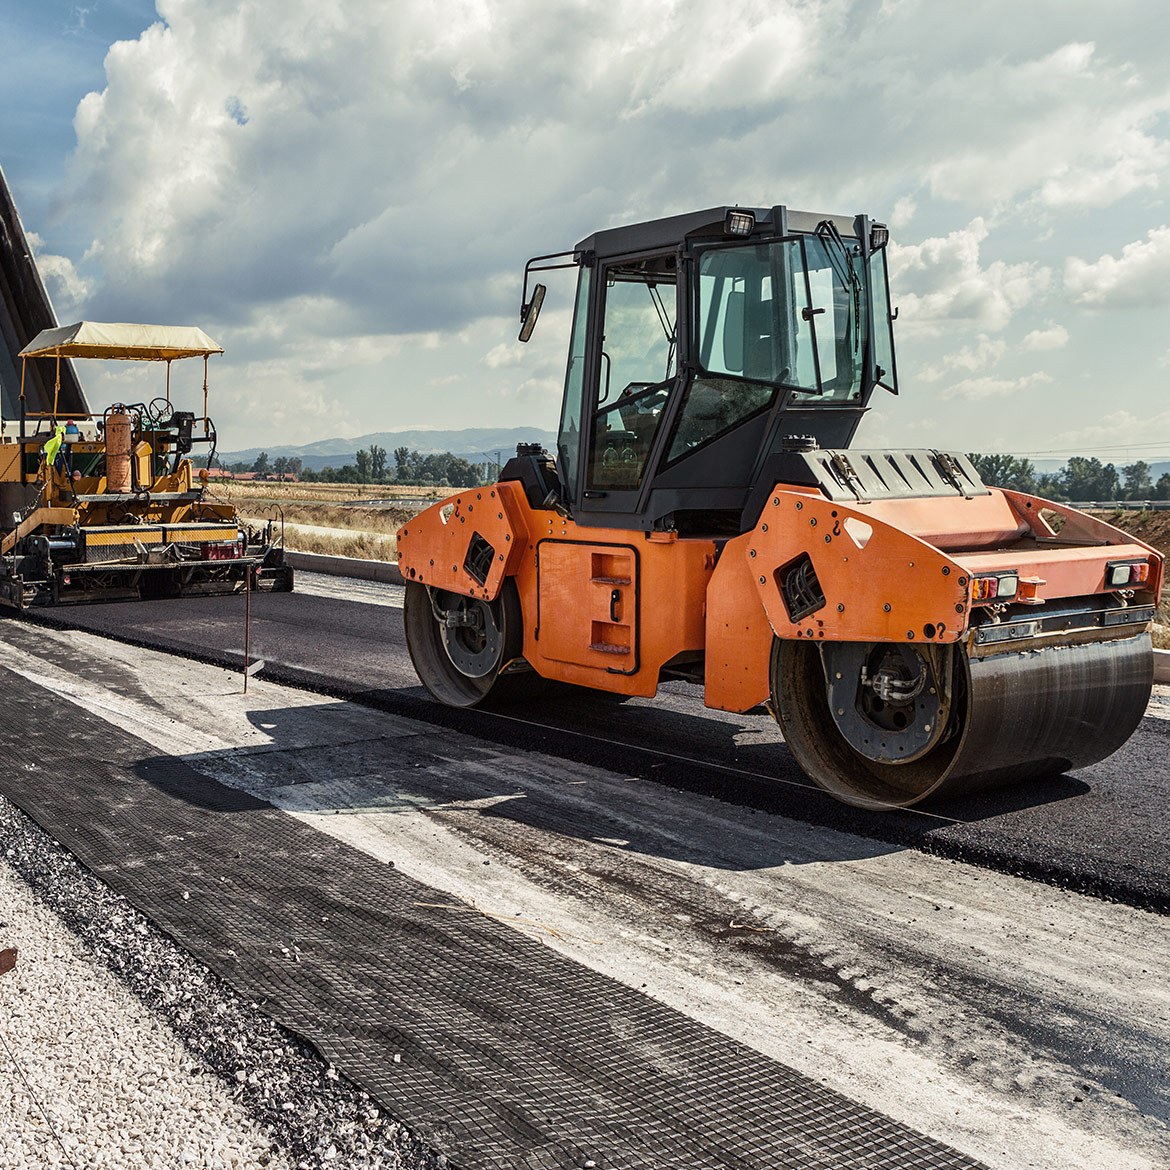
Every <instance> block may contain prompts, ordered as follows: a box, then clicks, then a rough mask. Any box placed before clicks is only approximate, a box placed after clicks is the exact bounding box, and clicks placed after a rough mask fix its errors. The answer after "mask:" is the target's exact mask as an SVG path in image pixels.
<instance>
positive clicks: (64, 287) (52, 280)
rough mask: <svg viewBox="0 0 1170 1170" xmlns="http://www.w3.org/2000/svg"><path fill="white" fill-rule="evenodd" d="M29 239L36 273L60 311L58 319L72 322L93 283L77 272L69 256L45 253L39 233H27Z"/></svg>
mask: <svg viewBox="0 0 1170 1170" xmlns="http://www.w3.org/2000/svg"><path fill="white" fill-rule="evenodd" d="M26 238H27V239H28V244H29V247H30V248H31V249H32V253H33V256H34V257H35V258H36V263H37V270H38V271H39V272H40V274H41V279H42V280H43V281H44V282H45V288H46V289H47V291H48V293H49V297H50V299H51V300H52V301H53V304H54V307H55V308H56V310H57V316H58V319H59V320H64V319H66V318H72V317H73V316H74V314H75V312H76V310H77V309H78V308H79V306H80V305H81V304H82V303H83V302H84V301H85V299H86V297H88V296H89V294H90V291H91V288H92V284H91V282H90V281H88V280H87V279H86V278H85V277H84V276H82V275H81V274H80V273H79V272H78V271H77V269H76V268H75V267H74V266H73V261H72V260H70V259H69V257H68V256H56V255H54V254H53V253H52V252H46V251H45V250H44V247H45V241H44V240H43V239H41V237H40V236H39V235H38V234H37V233H36V232H27V233H26Z"/></svg>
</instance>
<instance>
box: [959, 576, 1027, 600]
mask: <svg viewBox="0 0 1170 1170" xmlns="http://www.w3.org/2000/svg"><path fill="white" fill-rule="evenodd" d="M1019 588H1020V577H1019V574H1018V573H983V574H980V576H978V577H972V578H971V599H972V600H973V601H1008V600H1009V599H1010V598H1013V597H1015V595H1016V593H1018V592H1019Z"/></svg>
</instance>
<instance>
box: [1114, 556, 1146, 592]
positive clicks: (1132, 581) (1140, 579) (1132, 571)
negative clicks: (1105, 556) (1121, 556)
mask: <svg viewBox="0 0 1170 1170" xmlns="http://www.w3.org/2000/svg"><path fill="white" fill-rule="evenodd" d="M1149 579H1150V562H1149V561H1110V562H1109V563H1108V564H1107V565H1106V566H1105V584H1106V585H1107V586H1109V588H1110V589H1121V588H1123V587H1124V586H1126V585H1144V584H1145V583H1146V582H1147V581H1149Z"/></svg>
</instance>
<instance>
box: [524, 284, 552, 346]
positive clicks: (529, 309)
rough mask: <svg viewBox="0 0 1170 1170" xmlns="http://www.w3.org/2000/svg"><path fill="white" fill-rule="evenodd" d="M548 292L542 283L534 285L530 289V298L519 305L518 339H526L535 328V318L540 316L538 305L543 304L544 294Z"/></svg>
mask: <svg viewBox="0 0 1170 1170" xmlns="http://www.w3.org/2000/svg"><path fill="white" fill-rule="evenodd" d="M546 292H548V289H547V288H545V286H544V285H543V284H538V285H536V286H535V287H534V288H533V290H532V300H530V301H529V302H528V304H526V305H522V306H521V307H520V340H521V341H527V340H528V339H529V338H530V337H531V336H532V331H533V330H534V329H535V328H536V319H537V317H539V316H540V306H541V305H543V304H544V294H545V293H546Z"/></svg>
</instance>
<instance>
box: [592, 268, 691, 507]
mask: <svg viewBox="0 0 1170 1170" xmlns="http://www.w3.org/2000/svg"><path fill="white" fill-rule="evenodd" d="M597 280H598V285H599V298H598V306H597V319H598V321H599V328H598V330H597V336H596V340H595V342H594V346H595V350H594V354H593V359H594V360H593V362H592V363H591V366H590V382H591V384H592V387H593V393H592V395H591V396H589V395H587V396H586V397H587V401H588V402H589V405H588V406H587V413H586V420H585V422H586V427H587V435H588V439H587V442H586V444H585V445H584V449H583V456H584V458H583V464H584V466H583V468H582V474H583V483H582V492H581V499H580V504H579V508H578V512H579V516H580V519H581V522H583V523H587V524H605V525H612V526H619V527H620V526H621V520H620V519H619V517H621V516H632V515H633V514H634V513H636V511H637V505H638V499H639V495H640V492H641V488H642V484H643V481H644V479H645V477H646V475H647V472H648V471H649V469H650V464H651V462H652V457H653V455H654V452H655V450H656V440H657V439H658V437H659V433H660V431H661V430H662V426H663V423H664V422H665V420H666V415H667V405H668V403H669V402H670V401H671V398H672V396H673V394H674V390H675V384H676V379H677V366H678V363H677V356H678V353H677V340H678V338H677V322H678V256H677V253H676V252H673V251H672V252H669V253H659V254H654V255H646V254H642V255H636V256H626V257H620V258H617V259H614V260H609V261H606V262H605V263H603V264H600V265H599V266H598V271H597Z"/></svg>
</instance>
